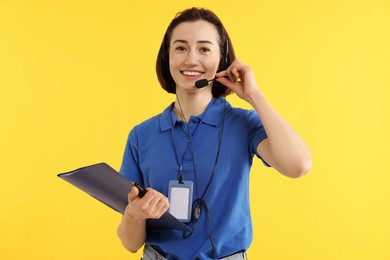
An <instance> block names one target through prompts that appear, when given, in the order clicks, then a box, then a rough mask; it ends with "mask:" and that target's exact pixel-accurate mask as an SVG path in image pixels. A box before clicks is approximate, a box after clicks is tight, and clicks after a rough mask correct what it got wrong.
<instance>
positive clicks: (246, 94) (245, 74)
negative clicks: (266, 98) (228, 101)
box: [215, 59, 260, 104]
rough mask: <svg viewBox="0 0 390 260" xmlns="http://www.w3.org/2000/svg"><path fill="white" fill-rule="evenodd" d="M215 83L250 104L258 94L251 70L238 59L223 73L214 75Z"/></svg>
mask: <svg viewBox="0 0 390 260" xmlns="http://www.w3.org/2000/svg"><path fill="white" fill-rule="evenodd" d="M215 77H216V79H215V80H216V81H218V82H220V83H222V84H223V85H225V86H226V87H228V88H230V89H231V90H233V91H234V93H236V94H237V95H238V96H239V97H240V98H242V99H244V100H245V101H247V102H248V103H250V104H252V101H253V99H254V96H255V95H258V94H260V90H259V88H258V86H257V83H256V79H255V76H254V73H253V70H252V69H251V68H250V67H249V66H247V65H245V64H244V63H243V62H241V61H240V60H238V59H235V60H234V61H233V62H232V64H231V65H230V66H229V68H227V69H226V70H224V71H221V72H219V73H217V74H216V75H215Z"/></svg>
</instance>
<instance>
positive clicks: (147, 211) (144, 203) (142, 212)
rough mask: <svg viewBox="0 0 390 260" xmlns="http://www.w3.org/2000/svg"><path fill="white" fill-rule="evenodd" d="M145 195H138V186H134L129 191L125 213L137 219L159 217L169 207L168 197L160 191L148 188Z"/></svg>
mask: <svg viewBox="0 0 390 260" xmlns="http://www.w3.org/2000/svg"><path fill="white" fill-rule="evenodd" d="M146 191H147V192H146V193H145V195H144V196H143V197H142V198H140V197H139V196H138V193H139V191H138V188H137V187H135V186H133V187H132V189H131V191H130V192H129V193H128V195H127V196H128V204H127V207H126V209H125V212H124V215H127V216H128V217H130V218H132V219H136V220H146V219H149V218H151V219H158V218H160V217H161V216H162V215H163V214H164V213H165V212H166V211H167V210H168V208H169V202H168V198H167V197H165V196H164V195H163V194H161V193H160V192H158V191H156V190H154V189H152V188H147V189H146Z"/></svg>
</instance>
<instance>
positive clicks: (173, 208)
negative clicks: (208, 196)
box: [168, 180, 194, 222]
mask: <svg viewBox="0 0 390 260" xmlns="http://www.w3.org/2000/svg"><path fill="white" fill-rule="evenodd" d="M193 186H194V184H193V182H192V181H183V183H179V181H178V180H172V181H169V191H168V198H169V205H170V207H169V213H171V214H172V215H173V216H174V217H176V218H177V219H178V220H180V221H182V222H189V221H190V220H191V212H192V192H193Z"/></svg>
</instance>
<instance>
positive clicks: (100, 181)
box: [57, 163, 191, 232]
mask: <svg viewBox="0 0 390 260" xmlns="http://www.w3.org/2000/svg"><path fill="white" fill-rule="evenodd" d="M57 176H58V177H60V178H61V179H63V180H65V181H67V182H69V183H70V184H72V185H74V186H76V187H77V188H79V189H81V190H82V191H84V192H86V193H88V194H89V195H91V196H92V197H94V198H95V199H97V200H99V201H100V202H102V203H104V204H106V205H107V206H109V207H110V208H112V209H114V210H116V211H118V212H120V213H121V214H123V213H124V211H125V208H126V206H127V203H128V199H127V195H128V193H129V191H130V190H131V188H132V187H133V185H134V182H131V181H128V180H127V179H125V178H124V177H123V176H122V175H120V174H119V173H118V172H117V171H115V170H114V169H113V168H111V167H110V166H109V165H108V164H106V163H98V164H94V165H90V166H86V167H82V168H79V169H77V170H74V171H70V172H65V173H60V174H58V175H57ZM146 227H147V229H148V230H153V229H177V230H183V231H189V232H191V229H190V228H189V227H187V226H186V225H185V224H183V223H182V222H180V221H179V220H178V219H176V218H175V217H174V216H172V215H171V214H170V213H169V212H168V211H167V212H165V213H164V214H163V215H162V216H161V218H159V219H148V220H147V221H146Z"/></svg>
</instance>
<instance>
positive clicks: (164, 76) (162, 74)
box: [156, 7, 236, 98]
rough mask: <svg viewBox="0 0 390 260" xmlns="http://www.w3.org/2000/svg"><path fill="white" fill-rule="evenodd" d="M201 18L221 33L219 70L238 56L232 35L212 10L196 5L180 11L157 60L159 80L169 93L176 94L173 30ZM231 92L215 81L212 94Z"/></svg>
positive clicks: (166, 35) (167, 32)
mask: <svg viewBox="0 0 390 260" xmlns="http://www.w3.org/2000/svg"><path fill="white" fill-rule="evenodd" d="M199 20H203V21H206V22H209V23H211V24H213V25H214V26H215V28H216V29H217V32H218V35H219V47H220V50H221V61H220V62H219V66H218V71H221V70H225V69H227V68H228V67H229V66H230V64H231V63H232V62H233V61H234V59H235V58H236V56H235V54H234V49H233V45H232V43H231V41H230V37H229V35H228V33H227V32H226V30H225V27H224V26H223V24H222V22H221V20H220V19H219V18H218V17H217V15H216V14H214V13H213V12H212V11H210V10H207V9H204V8H195V7H193V8H190V9H186V10H184V11H182V12H179V13H178V14H177V15H176V16H175V18H174V19H173V20H172V21H171V23H170V24H169V26H168V28H167V31H166V32H165V35H164V39H163V41H162V43H161V46H160V50H159V52H158V55H157V61H156V72H157V78H158V81H159V82H160V85H161V87H162V88H163V89H165V90H166V91H167V92H168V93H172V94H176V83H175V81H174V80H173V78H172V75H171V72H170V70H169V46H170V43H171V37H172V32H173V30H174V29H175V28H176V26H178V25H179V24H181V23H184V22H196V21H199ZM231 93H232V90H231V89H229V88H228V87H226V86H224V85H222V84H221V83H219V82H217V81H214V82H213V87H212V94H213V96H214V97H216V98H218V97H220V96H227V95H229V94H231Z"/></svg>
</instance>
